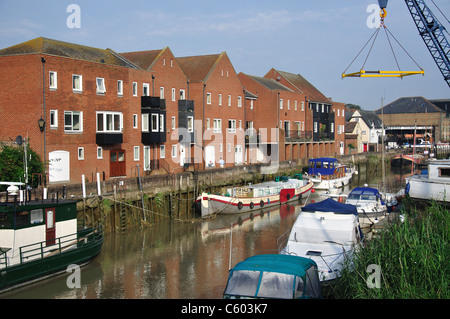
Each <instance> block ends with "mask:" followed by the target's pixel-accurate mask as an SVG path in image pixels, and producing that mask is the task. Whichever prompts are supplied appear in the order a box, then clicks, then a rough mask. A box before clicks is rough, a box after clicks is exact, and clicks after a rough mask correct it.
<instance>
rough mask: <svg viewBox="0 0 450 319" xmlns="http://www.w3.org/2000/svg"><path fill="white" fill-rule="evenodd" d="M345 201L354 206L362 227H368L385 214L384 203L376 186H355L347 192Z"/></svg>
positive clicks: (385, 207)
mask: <svg viewBox="0 0 450 319" xmlns="http://www.w3.org/2000/svg"><path fill="white" fill-rule="evenodd" d="M345 203H346V204H350V205H354V206H355V207H356V209H357V211H358V216H359V221H360V223H361V226H362V227H370V226H371V225H373V224H375V223H377V222H378V221H380V220H381V219H383V218H385V217H386V215H387V206H386V203H385V202H384V200H383V198H382V196H381V194H380V192H379V191H378V189H376V188H372V187H356V188H354V189H353V190H352V191H351V192H350V194H348V196H347V199H346V200H345Z"/></svg>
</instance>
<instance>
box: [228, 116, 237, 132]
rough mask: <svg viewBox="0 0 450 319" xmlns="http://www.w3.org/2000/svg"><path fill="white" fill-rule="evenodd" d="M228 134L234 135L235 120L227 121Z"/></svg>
mask: <svg viewBox="0 0 450 319" xmlns="http://www.w3.org/2000/svg"><path fill="white" fill-rule="evenodd" d="M228 133H236V120H233V119H231V120H228Z"/></svg>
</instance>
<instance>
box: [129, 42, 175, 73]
mask: <svg viewBox="0 0 450 319" xmlns="http://www.w3.org/2000/svg"><path fill="white" fill-rule="evenodd" d="M167 49H168V47H165V48H164V49H161V50H148V51H136V52H124V53H120V55H121V56H123V57H124V58H126V59H127V60H130V61H132V62H133V63H134V64H136V65H138V66H139V67H140V68H142V69H144V70H150V69H151V68H152V66H153V64H154V63H155V62H156V60H157V59H158V57H159V56H161V55H162V54H163V53H164V51H165V50H167Z"/></svg>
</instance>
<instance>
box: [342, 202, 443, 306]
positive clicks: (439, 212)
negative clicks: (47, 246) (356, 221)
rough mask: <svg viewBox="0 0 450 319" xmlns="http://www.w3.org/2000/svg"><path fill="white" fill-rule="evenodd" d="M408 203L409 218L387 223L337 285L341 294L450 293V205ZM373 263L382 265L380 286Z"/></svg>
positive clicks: (422, 295)
mask: <svg viewBox="0 0 450 319" xmlns="http://www.w3.org/2000/svg"><path fill="white" fill-rule="evenodd" d="M408 207H409V208H406V209H404V210H403V212H402V213H403V214H404V216H405V221H404V222H403V223H398V224H393V225H391V226H389V227H387V228H386V229H384V230H383V231H382V232H381V234H380V235H377V236H376V237H374V238H373V239H371V240H370V241H368V242H366V244H365V246H364V247H363V248H362V249H361V250H360V251H359V252H358V253H357V254H356V255H355V257H356V258H354V263H353V266H352V267H351V268H352V270H350V267H347V268H346V269H345V270H344V271H343V273H342V276H341V278H340V280H339V281H338V282H337V284H336V286H335V289H334V290H335V291H334V293H335V297H336V298H364V299H394V298H395V299H401V298H408V299H448V298H450V291H449V287H448V285H449V278H450V267H449V260H450V252H449V250H450V248H449V232H448V227H449V221H450V217H449V212H448V209H447V208H445V207H443V206H441V205H439V204H436V203H432V204H431V205H430V206H427V207H424V208H415V207H413V206H409V205H408ZM371 264H375V265H378V266H379V267H380V268H379V269H380V270H381V272H380V273H381V275H380V276H379V278H380V280H379V283H380V285H379V288H369V287H368V285H367V278H368V277H369V276H370V275H371V274H372V272H368V270H367V267H368V266H369V265H371ZM369 281H370V282H374V281H373V280H369Z"/></svg>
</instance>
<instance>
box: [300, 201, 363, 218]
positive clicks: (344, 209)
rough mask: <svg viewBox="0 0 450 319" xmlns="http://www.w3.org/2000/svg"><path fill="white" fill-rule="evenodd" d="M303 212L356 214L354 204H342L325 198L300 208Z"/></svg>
mask: <svg viewBox="0 0 450 319" xmlns="http://www.w3.org/2000/svg"><path fill="white" fill-rule="evenodd" d="M302 211H304V212H333V213H335V214H353V215H355V216H358V210H357V209H356V206H354V205H350V204H343V203H339V202H337V201H335V200H334V199H331V198H327V199H325V200H324V201H321V202H318V203H311V204H309V205H306V206H305V207H303V208H302Z"/></svg>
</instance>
